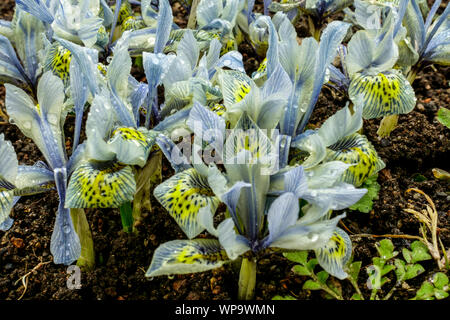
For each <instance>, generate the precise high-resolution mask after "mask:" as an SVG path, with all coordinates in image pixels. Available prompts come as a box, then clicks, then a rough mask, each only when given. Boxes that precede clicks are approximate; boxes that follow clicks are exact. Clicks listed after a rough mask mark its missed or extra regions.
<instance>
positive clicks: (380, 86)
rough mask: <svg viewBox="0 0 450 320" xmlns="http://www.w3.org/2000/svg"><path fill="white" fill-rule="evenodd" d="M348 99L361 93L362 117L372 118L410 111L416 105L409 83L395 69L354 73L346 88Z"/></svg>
mask: <svg viewBox="0 0 450 320" xmlns="http://www.w3.org/2000/svg"><path fill="white" fill-rule="evenodd" d="M348 93H349V96H350V99H351V100H352V101H357V99H358V96H359V95H361V94H362V95H363V97H362V99H363V100H362V101H363V102H362V103H363V106H364V108H363V114H362V115H363V118H364V119H372V118H379V117H383V116H387V115H392V114H404V113H408V112H410V111H411V110H412V109H413V108H414V107H415V105H416V97H415V94H414V90H413V88H412V87H411V84H410V83H409V82H408V81H407V80H406V78H405V76H403V74H401V73H400V72H399V71H397V70H391V71H390V72H383V73H379V74H377V75H375V76H372V75H364V74H362V73H361V74H356V75H355V77H354V78H353V79H352V80H351V82H350V87H349V90H348Z"/></svg>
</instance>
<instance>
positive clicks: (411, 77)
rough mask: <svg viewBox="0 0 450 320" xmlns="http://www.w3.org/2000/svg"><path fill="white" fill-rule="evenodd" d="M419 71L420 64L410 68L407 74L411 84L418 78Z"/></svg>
mask: <svg viewBox="0 0 450 320" xmlns="http://www.w3.org/2000/svg"><path fill="white" fill-rule="evenodd" d="M418 71H419V68H418V66H413V67H412V68H411V70H409V72H408V74H407V75H406V80H408V82H409V83H410V84H412V83H413V82H414V80H415V79H416V76H417V72H418Z"/></svg>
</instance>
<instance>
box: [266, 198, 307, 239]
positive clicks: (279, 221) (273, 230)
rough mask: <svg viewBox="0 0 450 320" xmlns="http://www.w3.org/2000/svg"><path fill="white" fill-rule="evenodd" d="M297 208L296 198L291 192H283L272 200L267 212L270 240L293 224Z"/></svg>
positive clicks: (296, 216) (296, 217) (295, 219)
mask: <svg viewBox="0 0 450 320" xmlns="http://www.w3.org/2000/svg"><path fill="white" fill-rule="evenodd" d="M299 210H300V209H299V204H298V198H297V197H296V196H295V195H294V194H293V193H292V192H286V193H283V194H282V195H281V196H279V197H278V198H276V199H275V201H274V202H272V205H271V206H270V209H269V213H268V214H267V221H268V226H269V241H270V242H272V241H274V240H276V239H277V238H278V237H279V236H280V235H282V234H283V232H284V231H285V230H286V229H287V228H289V227H291V226H293V225H294V224H295V222H296V221H297V219H298V213H299Z"/></svg>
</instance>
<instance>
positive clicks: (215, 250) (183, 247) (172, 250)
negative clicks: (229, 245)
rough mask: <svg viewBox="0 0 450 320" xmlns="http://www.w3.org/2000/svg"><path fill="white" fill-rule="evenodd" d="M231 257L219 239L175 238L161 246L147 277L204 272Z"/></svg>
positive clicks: (217, 266) (156, 252)
mask: <svg viewBox="0 0 450 320" xmlns="http://www.w3.org/2000/svg"><path fill="white" fill-rule="evenodd" d="M228 261H229V258H228V257H227V254H226V252H225V250H224V249H223V248H222V246H221V245H220V243H219V241H217V240H210V239H195V240H174V241H169V242H166V243H164V244H162V245H161V246H159V247H158V248H157V249H156V251H155V253H154V255H153V258H152V263H151V264H150V267H149V269H148V270H147V273H146V274H145V275H146V276H147V277H154V276H161V275H171V274H186V273H194V272H203V271H207V270H211V269H216V268H219V267H221V266H222V265H223V264H224V263H226V262H228Z"/></svg>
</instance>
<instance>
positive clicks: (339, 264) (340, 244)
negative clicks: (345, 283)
mask: <svg viewBox="0 0 450 320" xmlns="http://www.w3.org/2000/svg"><path fill="white" fill-rule="evenodd" d="M315 252H316V257H317V261H319V264H320V266H321V267H322V268H324V269H325V271H326V272H328V273H329V274H331V275H332V276H334V277H336V278H338V279H340V280H343V279H345V278H347V276H348V274H347V273H346V272H345V271H344V267H345V265H346V264H347V262H348V261H349V260H350V257H351V255H352V241H351V240H350V238H349V236H348V235H347V234H346V233H345V232H344V231H343V230H341V229H339V228H336V229H335V230H334V232H333V235H332V236H331V238H330V240H328V243H327V244H325V246H323V247H321V248H319V249H316V250H315Z"/></svg>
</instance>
